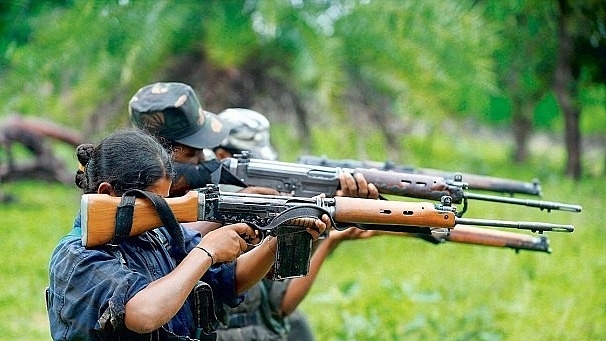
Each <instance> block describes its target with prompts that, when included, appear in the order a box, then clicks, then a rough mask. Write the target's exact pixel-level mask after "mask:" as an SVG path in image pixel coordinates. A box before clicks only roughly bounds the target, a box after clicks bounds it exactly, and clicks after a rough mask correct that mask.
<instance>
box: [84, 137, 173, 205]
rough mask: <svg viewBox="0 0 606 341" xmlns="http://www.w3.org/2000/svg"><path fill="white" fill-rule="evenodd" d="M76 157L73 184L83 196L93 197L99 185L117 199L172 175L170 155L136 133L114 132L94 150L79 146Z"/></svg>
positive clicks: (156, 144)
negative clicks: (105, 184)
mask: <svg viewBox="0 0 606 341" xmlns="http://www.w3.org/2000/svg"><path fill="white" fill-rule="evenodd" d="M76 154H77V157H78V161H79V162H80V167H79V170H78V171H77V172H76V178H75V181H76V185H77V186H78V187H80V188H81V189H82V190H83V192H84V193H95V192H96V191H97V189H98V187H99V185H100V184H101V183H103V182H108V183H110V184H111V185H112V187H113V189H114V191H115V192H116V194H118V195H121V194H123V193H124V192H125V191H127V190H130V189H141V190H143V189H146V188H147V187H149V186H150V185H152V184H154V183H155V182H156V181H158V180H159V179H161V178H166V177H172V175H173V169H172V163H171V156H170V154H169V153H168V152H167V151H166V149H164V148H163V147H162V145H161V144H160V143H159V142H158V141H157V140H156V139H155V138H153V137H152V136H150V135H148V134H147V133H145V132H143V131H141V130H139V129H124V130H119V131H117V132H114V133H113V134H111V135H109V136H107V137H106V138H104V139H103V140H102V141H101V142H100V143H99V144H98V145H97V146H94V145H92V144H82V145H79V146H78V147H77V148H76Z"/></svg>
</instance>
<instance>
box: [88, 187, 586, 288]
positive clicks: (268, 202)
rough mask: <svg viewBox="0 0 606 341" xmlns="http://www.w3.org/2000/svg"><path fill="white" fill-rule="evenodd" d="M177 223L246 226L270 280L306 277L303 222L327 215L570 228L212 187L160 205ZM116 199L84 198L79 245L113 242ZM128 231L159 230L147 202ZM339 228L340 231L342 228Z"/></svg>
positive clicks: (368, 220) (433, 208) (358, 220)
mask: <svg viewBox="0 0 606 341" xmlns="http://www.w3.org/2000/svg"><path fill="white" fill-rule="evenodd" d="M163 200H165V201H166V203H167V204H168V205H169V207H170V209H171V211H172V212H173V214H174V216H175V218H176V219H177V221H179V222H193V221H199V220H206V221H214V222H220V223H223V224H233V223H238V222H246V223H248V224H249V225H251V226H253V227H254V228H255V229H256V230H257V231H258V232H259V233H260V235H261V236H264V235H268V234H269V235H274V236H276V237H277V238H278V250H277V255H276V263H275V273H274V276H275V278H288V277H295V276H302V275H305V274H307V271H308V269H309V261H310V258H311V253H312V240H311V236H310V235H309V234H308V233H307V232H306V228H305V224H306V223H309V218H314V219H316V218H319V217H320V216H321V215H322V214H328V216H329V217H330V218H331V219H332V221H333V226H334V227H335V228H336V229H343V228H341V224H343V225H345V226H349V225H352V224H356V225H359V226H361V227H362V228H364V229H369V230H383V231H395V232H414V231H419V232H421V233H422V232H423V229H420V227H425V228H446V229H452V228H455V226H456V225H457V224H466V225H479V226H493V227H505V228H516V229H524V230H531V231H535V232H541V233H542V232H544V231H556V232H572V231H574V227H573V226H572V225H561V224H551V223H541V222H512V221H501V220H487V219H469V218H459V217H457V216H456V214H455V213H456V208H455V207H454V206H452V205H451V201H450V200H448V197H445V198H444V199H443V200H442V201H441V203H440V204H432V203H429V202H404V201H387V200H374V199H361V198H349V197H333V198H323V197H315V198H305V197H289V196H270V195H259V194H243V193H229V192H220V191H219V189H218V187H217V186H215V185H208V186H207V187H205V188H202V189H199V190H197V191H190V192H188V193H187V194H186V195H184V196H182V197H175V198H167V199H163ZM119 205H120V206H122V205H124V203H122V202H121V198H119V197H112V196H109V195H107V194H85V195H83V196H82V199H81V206H82V207H81V211H80V212H81V216H80V217H81V221H82V244H83V245H84V246H85V247H95V246H98V245H101V244H105V243H108V242H110V241H112V240H113V241H114V242H117V241H116V237H117V233H116V221H117V219H116V214H117V213H118V206H119ZM130 207H131V208H132V220H131V225H130V226H129V227H130V230H128V231H119V235H120V236H132V235H137V234H141V233H143V232H145V231H148V230H151V229H154V228H157V227H160V226H163V223H162V221H161V219H160V217H159V215H157V214H154V211H155V208H154V206H153V205H152V204H150V203H149V201H148V200H146V199H142V198H137V199H135V200H132V202H131V205H130ZM344 228H345V227H344Z"/></svg>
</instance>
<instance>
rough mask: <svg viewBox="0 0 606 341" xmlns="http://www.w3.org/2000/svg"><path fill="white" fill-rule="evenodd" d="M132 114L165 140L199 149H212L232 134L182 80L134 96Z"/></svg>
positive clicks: (145, 128) (149, 130) (135, 121)
mask: <svg viewBox="0 0 606 341" xmlns="http://www.w3.org/2000/svg"><path fill="white" fill-rule="evenodd" d="M128 105H129V111H128V112H129V115H130V118H131V121H132V122H133V123H134V124H135V125H136V126H137V127H139V128H141V129H143V130H146V131H148V132H150V133H151V134H153V135H155V136H158V137H160V138H162V139H164V140H165V141H170V142H176V143H179V144H182V145H186V146H189V147H192V148H196V149H204V148H213V147H215V146H217V145H218V144H219V143H220V142H221V141H222V140H223V139H225V138H226V137H227V134H228V133H229V127H228V126H227V125H225V124H224V123H223V121H221V119H219V118H218V117H217V115H215V114H213V113H210V112H208V111H204V110H202V106H201V105H200V101H199V100H198V97H197V96H196V94H195V92H194V89H192V88H191V87H190V86H189V85H187V84H183V83H175V82H172V83H155V84H150V85H147V86H144V87H142V88H141V89H139V91H137V93H136V94H135V95H134V96H133V97H132V98H131V100H130V102H129V103H128Z"/></svg>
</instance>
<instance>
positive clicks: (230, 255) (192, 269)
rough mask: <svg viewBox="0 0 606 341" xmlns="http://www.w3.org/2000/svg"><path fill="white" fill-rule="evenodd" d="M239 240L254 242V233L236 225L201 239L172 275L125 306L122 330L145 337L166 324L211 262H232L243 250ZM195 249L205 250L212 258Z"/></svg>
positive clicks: (243, 244) (161, 279)
mask: <svg viewBox="0 0 606 341" xmlns="http://www.w3.org/2000/svg"><path fill="white" fill-rule="evenodd" d="M241 236H247V237H248V238H254V236H255V232H254V231H253V229H252V228H251V227H249V226H248V225H246V224H244V223H240V224H233V225H228V226H225V227H224V228H222V229H218V230H215V231H211V232H209V233H208V234H207V235H205V236H204V237H203V238H202V240H201V241H200V242H199V243H198V245H197V247H195V248H194V249H192V250H191V251H190V252H189V254H188V255H187V256H185V258H184V259H183V261H181V263H179V265H177V267H175V269H174V270H173V271H171V272H170V273H169V274H167V275H166V276H164V277H162V278H160V279H157V280H155V281H153V282H151V283H150V284H149V285H148V286H147V287H145V288H144V289H142V290H141V291H139V292H138V293H137V294H135V296H133V297H132V298H131V299H130V300H129V301H128V302H127V303H126V307H125V321H124V322H125V325H126V327H127V328H128V329H131V330H133V331H135V332H138V333H148V332H151V331H153V330H156V329H158V328H160V327H161V326H162V325H164V324H165V323H167V322H168V321H169V320H170V319H172V318H173V316H175V314H176V313H177V312H178V311H179V309H181V307H182V306H183V304H184V303H185V300H186V299H187V297H188V296H189V293H190V292H191V290H192V289H193V288H194V286H195V285H196V284H197V283H198V281H199V280H200V278H201V277H202V275H204V273H205V272H206V271H207V270H208V269H209V268H210V266H211V265H213V261H214V262H216V263H221V262H230V261H233V260H235V259H236V257H238V255H240V254H241V253H242V251H243V250H245V249H246V247H247V246H246V242H245V241H244V239H242V237H241ZM199 247H200V248H203V249H205V250H207V251H208V252H209V253H210V255H211V256H212V258H211V257H210V256H209V255H208V254H207V253H206V252H204V251H203V250H202V249H200V248H199ZM237 280H238V279H237V278H236V281H237Z"/></svg>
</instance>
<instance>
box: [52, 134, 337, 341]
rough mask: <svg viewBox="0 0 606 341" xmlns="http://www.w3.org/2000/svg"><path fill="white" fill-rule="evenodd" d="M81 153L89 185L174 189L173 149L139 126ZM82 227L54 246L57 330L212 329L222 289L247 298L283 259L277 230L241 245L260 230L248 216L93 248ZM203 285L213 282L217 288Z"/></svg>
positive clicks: (104, 190) (163, 334) (116, 333)
mask: <svg viewBox="0 0 606 341" xmlns="http://www.w3.org/2000/svg"><path fill="white" fill-rule="evenodd" d="M77 154H78V160H79V162H80V167H79V170H78V172H77V173H76V184H77V185H78V187H80V188H81V189H82V190H83V193H85V194H89V193H100V194H108V195H112V196H122V195H123V194H124V193H127V192H129V191H130V190H144V191H147V192H152V193H155V194H158V195H160V196H167V195H168V192H169V188H170V186H171V183H172V175H173V170H172V163H171V156H170V154H169V153H168V152H167V151H166V150H165V149H163V148H162V146H161V145H160V144H159V143H158V142H157V141H156V140H155V139H154V138H152V137H151V136H149V135H147V134H145V133H143V132H141V131H139V130H135V129H130V130H123V131H119V132H116V133H114V134H111V135H110V136H108V137H107V138H105V139H104V140H103V141H102V142H101V143H100V144H99V145H98V146H93V145H80V146H79V147H78V148H77ZM108 219H114V217H108ZM201 223H204V222H201ZM327 224H329V220H328V217H326V216H324V217H323V219H322V221H320V220H316V223H315V228H311V229H308V232H309V233H310V234H311V235H312V237H313V238H314V239H317V238H318V236H319V235H320V234H321V233H322V232H323V231H324V230H325V229H326V228H327ZM328 227H330V226H328ZM81 237H82V230H81V221H80V215H78V217H77V218H76V220H75V222H74V226H73V229H72V231H71V232H70V233H69V234H68V235H67V236H65V237H64V238H63V239H61V240H60V241H59V244H58V245H57V247H56V249H55V250H54V252H53V254H52V256H51V260H50V270H49V272H50V285H49V288H48V292H47V304H48V315H49V320H50V329H51V336H52V338H53V339H54V340H189V339H191V338H202V337H205V338H206V339H213V338H214V332H213V330H212V326H213V324H212V323H213V322H214V321H211V320H209V318H210V317H212V316H214V314H212V313H211V314H208V315H204V314H203V313H204V312H207V311H209V310H210V311H212V306H213V304H214V302H213V298H214V300H216V301H218V302H217V303H216V304H227V305H229V306H236V305H238V304H239V303H240V302H242V300H243V298H244V295H243V294H244V293H245V291H246V290H247V289H249V288H250V287H251V286H253V285H254V284H255V283H257V282H258V281H259V280H260V279H261V278H263V276H264V275H265V274H266V273H267V271H268V270H269V269H270V268H271V266H272V264H273V263H274V261H275V256H274V250H275V248H276V241H275V239H274V238H271V237H268V238H266V239H265V240H263V241H262V242H261V244H260V245H259V246H257V247H255V248H254V249H253V250H251V251H249V252H247V253H245V254H242V253H243V251H245V250H247V248H248V245H247V243H246V241H245V239H244V238H250V239H255V231H254V230H253V229H252V228H250V227H249V226H248V225H246V224H233V225H227V226H224V227H222V228H220V229H216V230H213V231H212V232H209V233H208V234H206V235H205V236H204V237H202V236H201V235H200V234H199V233H197V232H194V231H193V230H190V229H188V228H186V227H184V226H183V225H177V227H176V228H168V227H162V228H158V229H155V230H152V231H148V232H145V233H143V234H141V235H137V236H132V237H128V238H126V239H125V240H124V241H122V242H117V243H116V244H113V245H110V244H107V245H102V246H100V247H96V248H90V249H88V248H85V247H84V246H82V240H81ZM177 241H182V242H183V244H179V243H178V242H177ZM182 251H184V252H182ZM201 281H203V282H201ZM204 283H207V284H206V285H203V284H204ZM195 288H210V289H211V290H212V295H210V296H204V295H201V293H204V292H209V291H210V290H206V291H205V290H200V291H196V290H194V289H195ZM192 290H194V292H193V293H192ZM200 307H202V308H200Z"/></svg>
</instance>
